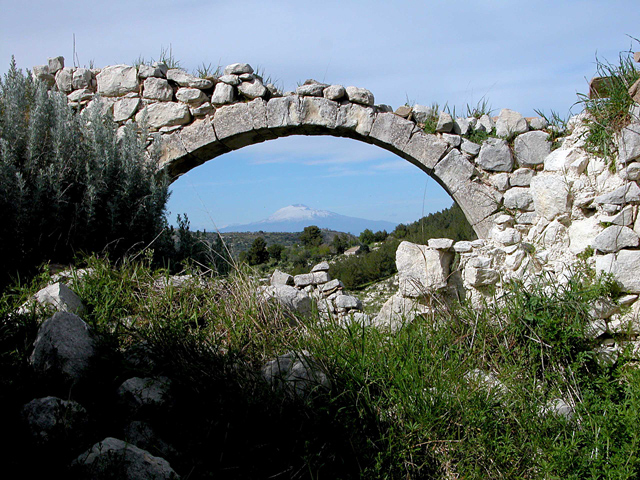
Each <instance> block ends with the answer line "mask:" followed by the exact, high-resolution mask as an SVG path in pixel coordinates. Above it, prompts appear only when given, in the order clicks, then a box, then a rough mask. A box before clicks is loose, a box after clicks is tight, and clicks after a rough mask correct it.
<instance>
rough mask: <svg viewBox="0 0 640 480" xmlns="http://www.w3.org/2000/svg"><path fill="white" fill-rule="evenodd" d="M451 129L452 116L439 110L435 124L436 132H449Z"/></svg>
mask: <svg viewBox="0 0 640 480" xmlns="http://www.w3.org/2000/svg"><path fill="white" fill-rule="evenodd" d="M452 130H453V117H452V116H451V115H449V114H448V113H447V112H440V115H439V116H438V123H437V124H436V132H438V133H449V132H451V131H452Z"/></svg>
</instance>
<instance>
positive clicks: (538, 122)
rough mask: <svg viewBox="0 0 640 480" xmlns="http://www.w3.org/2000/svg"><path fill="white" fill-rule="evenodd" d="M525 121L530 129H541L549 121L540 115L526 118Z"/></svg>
mask: <svg viewBox="0 0 640 480" xmlns="http://www.w3.org/2000/svg"><path fill="white" fill-rule="evenodd" d="M527 122H528V123H529V128H530V129H531V130H543V129H545V128H547V126H548V125H549V122H547V121H546V120H545V119H544V118H542V117H533V118H530V119H528V120H527Z"/></svg>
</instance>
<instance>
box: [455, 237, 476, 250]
mask: <svg viewBox="0 0 640 480" xmlns="http://www.w3.org/2000/svg"><path fill="white" fill-rule="evenodd" d="M472 250H473V247H472V246H471V242H468V241H466V240H461V241H459V242H456V243H454V244H453V251H454V252H456V253H468V252H471V251H472Z"/></svg>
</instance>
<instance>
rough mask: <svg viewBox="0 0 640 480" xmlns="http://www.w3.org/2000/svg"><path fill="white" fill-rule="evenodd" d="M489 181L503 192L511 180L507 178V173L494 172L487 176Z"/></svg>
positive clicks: (509, 185)
mask: <svg viewBox="0 0 640 480" xmlns="http://www.w3.org/2000/svg"><path fill="white" fill-rule="evenodd" d="M489 182H490V183H491V185H493V186H494V187H495V188H496V190H498V191H499V192H505V191H507V190H508V189H509V187H511V180H510V179H509V174H508V173H496V174H495V175H491V177H489Z"/></svg>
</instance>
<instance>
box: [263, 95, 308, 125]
mask: <svg viewBox="0 0 640 480" xmlns="http://www.w3.org/2000/svg"><path fill="white" fill-rule="evenodd" d="M299 125H300V100H299V97H297V96H288V97H279V98H271V99H269V101H268V102H267V127H268V128H270V129H286V127H297V126H299Z"/></svg>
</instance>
